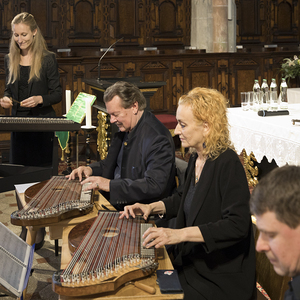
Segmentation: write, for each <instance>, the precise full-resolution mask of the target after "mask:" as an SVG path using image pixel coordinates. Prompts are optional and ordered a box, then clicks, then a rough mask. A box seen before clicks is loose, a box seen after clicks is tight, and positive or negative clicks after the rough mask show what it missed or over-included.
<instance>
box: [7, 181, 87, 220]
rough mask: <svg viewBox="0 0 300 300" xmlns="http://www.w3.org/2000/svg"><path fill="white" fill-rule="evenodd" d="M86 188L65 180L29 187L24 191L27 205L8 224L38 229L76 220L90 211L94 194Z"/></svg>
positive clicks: (14, 214)
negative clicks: (72, 219)
mask: <svg viewBox="0 0 300 300" xmlns="http://www.w3.org/2000/svg"><path fill="white" fill-rule="evenodd" d="M86 187H87V185H81V183H80V182H79V181H78V180H68V179H67V178H65V177H64V176H53V177H51V179H49V180H46V181H43V182H41V183H38V184H36V185H33V186H31V187H29V188H28V189H27V190H26V191H25V201H26V205H25V206H24V208H23V209H21V210H18V211H15V212H13V213H12V214H11V223H12V224H14V225H19V226H39V225H46V224H47V225H48V224H54V223H58V222H59V221H61V220H64V219H70V218H74V217H79V216H81V215H84V214H87V213H89V212H90V211H91V210H92V209H93V192H92V190H88V191H85V188H86Z"/></svg>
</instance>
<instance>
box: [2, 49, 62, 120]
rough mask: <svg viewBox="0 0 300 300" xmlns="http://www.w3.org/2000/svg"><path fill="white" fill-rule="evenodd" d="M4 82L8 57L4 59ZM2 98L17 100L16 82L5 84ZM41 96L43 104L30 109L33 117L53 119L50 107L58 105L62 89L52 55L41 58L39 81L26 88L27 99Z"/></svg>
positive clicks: (13, 108) (13, 113) (14, 104)
mask: <svg viewBox="0 0 300 300" xmlns="http://www.w3.org/2000/svg"><path fill="white" fill-rule="evenodd" d="M4 64H5V72H6V82H7V81H8V74H9V71H8V67H9V57H8V55H6V56H5V59H4ZM4 96H7V97H12V98H13V99H15V100H18V98H19V97H18V80H16V81H15V82H14V83H10V84H6V87H5V92H4ZM31 96H42V97H43V103H42V104H39V105H37V106H36V107H33V108H32V109H31V111H32V115H33V116H39V117H55V111H54V109H53V107H52V105H53V104H56V103H59V102H60V101H61V99H62V88H61V85H60V82H59V72H58V65H57V61H56V58H55V54H54V53H51V52H50V53H49V54H47V55H46V56H44V57H43V61H42V70H41V73H40V80H36V79H33V80H31V81H30V83H29V86H28V97H31ZM17 105H19V104H18V103H16V102H13V107H12V116H16V113H17Z"/></svg>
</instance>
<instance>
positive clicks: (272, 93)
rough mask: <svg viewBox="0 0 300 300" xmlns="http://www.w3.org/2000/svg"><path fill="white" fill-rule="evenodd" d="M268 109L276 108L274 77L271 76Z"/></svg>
mask: <svg viewBox="0 0 300 300" xmlns="http://www.w3.org/2000/svg"><path fill="white" fill-rule="evenodd" d="M270 109H271V110H275V111H276V110H277V109H278V93H277V84H276V79H275V78H272V82H271V84H270Z"/></svg>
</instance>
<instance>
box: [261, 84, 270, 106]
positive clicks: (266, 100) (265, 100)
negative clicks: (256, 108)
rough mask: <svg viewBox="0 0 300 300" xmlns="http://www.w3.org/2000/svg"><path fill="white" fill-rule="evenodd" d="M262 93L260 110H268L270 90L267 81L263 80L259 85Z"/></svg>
mask: <svg viewBox="0 0 300 300" xmlns="http://www.w3.org/2000/svg"><path fill="white" fill-rule="evenodd" d="M261 91H262V109H264V110H268V109H269V108H270V90H269V86H268V83H267V79H263V83H262V85H261Z"/></svg>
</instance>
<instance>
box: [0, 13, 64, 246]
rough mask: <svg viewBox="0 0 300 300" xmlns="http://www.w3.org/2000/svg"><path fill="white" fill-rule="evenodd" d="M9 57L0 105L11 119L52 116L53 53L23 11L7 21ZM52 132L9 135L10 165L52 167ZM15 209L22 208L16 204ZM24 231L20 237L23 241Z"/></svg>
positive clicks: (56, 96) (55, 95) (58, 93)
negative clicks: (9, 22)
mask: <svg viewBox="0 0 300 300" xmlns="http://www.w3.org/2000/svg"><path fill="white" fill-rule="evenodd" d="M11 30H12V36H11V41H10V49H9V54H8V55H6V56H5V72H6V87H5V92H4V97H3V98H1V99H0V104H1V106H2V107H4V108H11V112H12V113H11V114H12V116H17V117H43V118H44V117H55V111H54V109H53V107H52V105H53V104H56V103H59V102H60V101H61V99H62V89H61V85H60V82H59V72H58V65H57V61H56V58H55V54H54V53H52V52H50V51H48V50H47V46H46V42H45V39H44V38H43V36H42V33H41V30H40V28H39V27H38V25H37V23H36V21H35V19H34V17H33V15H31V14H29V13H27V12H23V13H20V14H18V15H17V16H15V18H14V19H13V20H12V22H11ZM53 138H54V132H12V133H11V142H10V163H12V164H20V165H27V166H48V165H51V164H52V152H53V151H52V149H53ZM18 207H19V209H21V208H22V206H21V204H20V203H19V202H18ZM26 233H27V231H26V228H25V227H23V228H22V233H21V235H20V237H21V238H22V239H24V240H25V239H26ZM44 235H45V229H44V228H42V229H41V230H39V231H38V234H37V238H36V244H35V246H36V247H35V248H36V249H38V248H40V247H42V245H43V243H44Z"/></svg>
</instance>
